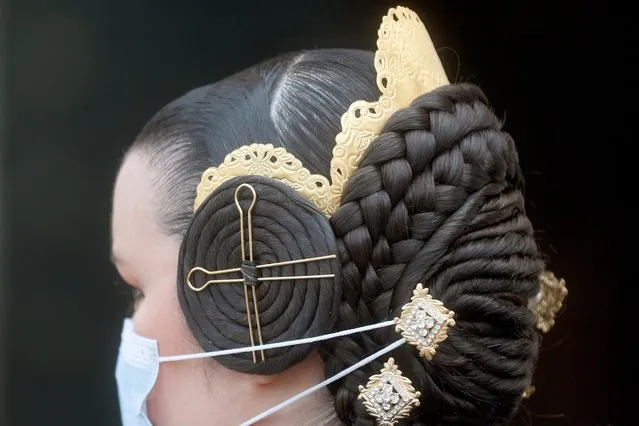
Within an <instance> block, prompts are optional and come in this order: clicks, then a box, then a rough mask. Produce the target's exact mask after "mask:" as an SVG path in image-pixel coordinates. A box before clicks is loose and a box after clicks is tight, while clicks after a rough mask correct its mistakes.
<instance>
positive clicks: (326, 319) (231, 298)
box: [177, 176, 341, 374]
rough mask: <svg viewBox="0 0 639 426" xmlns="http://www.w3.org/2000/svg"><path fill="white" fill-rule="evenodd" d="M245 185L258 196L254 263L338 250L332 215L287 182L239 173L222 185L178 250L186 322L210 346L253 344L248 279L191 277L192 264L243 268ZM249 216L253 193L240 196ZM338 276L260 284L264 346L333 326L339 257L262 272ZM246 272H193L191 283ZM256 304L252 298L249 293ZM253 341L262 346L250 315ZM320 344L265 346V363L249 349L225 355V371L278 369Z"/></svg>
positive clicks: (338, 295) (200, 211)
mask: <svg viewBox="0 0 639 426" xmlns="http://www.w3.org/2000/svg"><path fill="white" fill-rule="evenodd" d="M243 183H248V184H250V185H251V186H252V187H253V188H254V189H255V191H256V193H257V202H256V204H255V207H254V208H253V210H252V238H253V260H254V262H255V264H256V265H261V264H270V263H275V262H284V261H289V260H299V259H307V258H313V257H318V256H325V255H331V254H336V252H337V248H336V242H335V237H334V235H333V231H332V229H331V227H330V225H329V224H328V221H327V219H326V218H325V217H324V216H323V214H322V213H321V212H320V211H319V210H318V209H317V207H315V206H314V205H313V204H312V203H310V202H309V201H307V200H305V199H304V198H302V197H301V196H300V195H299V194H297V192H295V191H294V190H293V189H292V188H290V187H289V186H287V185H285V184H284V183H282V182H279V181H276V180H273V179H269V178H264V177H260V176H242V177H239V178H233V179H231V180H229V181H228V182H226V183H225V184H223V185H222V186H221V187H220V188H218V189H217V190H216V191H215V192H214V193H213V194H212V195H211V196H210V197H209V198H208V199H207V200H206V201H205V202H204V203H203V205H202V206H200V208H199V209H198V210H197V212H196V213H195V216H194V217H193V220H192V221H191V223H190V225H189V227H188V229H187V232H186V235H185V237H184V240H183V241H182V246H181V249H180V258H179V267H178V279H177V284H178V298H179V301H180V305H181V308H182V311H183V313H184V316H185V317H186V320H187V323H188V325H189V327H190V329H191V331H192V333H193V335H194V336H195V338H196V339H197V341H198V343H199V344H200V346H201V347H202V349H203V350H204V351H215V350H223V349H231V348H238V347H245V346H250V345H251V341H250V333H249V327H248V321H247V316H246V301H245V297H244V288H243V284H242V283H225V284H210V285H209V286H208V287H206V288H205V289H204V290H202V291H200V292H196V291H193V290H191V289H190V288H189V287H188V285H187V283H186V277H187V275H188V274H189V272H190V271H191V269H192V268H194V267H201V268H204V269H206V270H209V271H219V270H225V269H231V268H240V267H242V253H241V244H240V243H241V240H240V217H239V212H238V208H237V205H236V204H235V198H234V195H235V191H236V189H237V188H238V186H239V185H241V184H243ZM238 199H239V200H240V205H241V206H242V208H243V211H244V214H245V219H244V226H245V242H246V243H247V244H246V252H247V256H248V250H249V245H248V232H246V229H247V226H248V224H247V219H246V214H247V212H248V208H249V206H250V204H251V202H252V201H253V198H252V195H251V193H250V192H249V191H240V192H239V193H238ZM320 274H322V275H323V274H335V277H334V278H314V279H299V280H283V281H261V282H259V284H258V285H257V288H256V294H257V305H258V310H259V315H260V323H261V333H262V337H263V341H264V343H273V342H280V341H286V340H293V339H300V338H305V337H313V336H317V335H321V334H325V333H327V332H329V331H331V329H332V328H333V326H334V324H335V321H336V319H337V313H338V307H339V303H340V300H341V279H340V263H339V259H337V258H334V259H328V260H322V261H316V262H308V263H300V264H294V265H286V266H278V267H272V268H264V269H259V270H258V275H260V276H263V277H268V276H272V277H278V276H304V275H320ZM241 277H242V275H241V274H240V273H231V274H224V275H215V276H211V275H206V274H204V273H195V274H193V275H192V277H191V283H192V284H193V285H194V286H195V287H198V288H199V287H201V286H203V285H205V284H206V281H208V280H211V279H229V278H236V279H237V278H241ZM249 301H250V305H251V307H252V303H253V302H252V296H251V291H249ZM252 316H253V318H252V321H253V329H254V330H253V332H254V337H255V344H256V345H257V344H259V342H258V339H257V330H256V327H255V316H254V315H252ZM314 347H315V345H297V346H290V347H286V348H278V349H270V350H267V351H265V356H266V360H265V362H262V361H261V358H260V357H259V353H258V362H257V363H254V362H253V356H252V354H251V353H250V352H249V353H243V354H236V355H229V356H222V357H219V358H217V360H218V361H219V362H220V363H221V364H222V365H224V366H225V367H227V368H230V369H232V370H235V371H240V372H246V373H253V374H277V373H279V372H281V371H283V370H285V369H287V368H289V367H290V366H292V365H294V364H296V363H298V362H299V361H301V360H303V359H304V358H306V357H307V356H308V355H309V353H310V352H311V351H312V350H313V349H314Z"/></svg>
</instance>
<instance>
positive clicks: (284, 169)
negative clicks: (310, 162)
mask: <svg viewBox="0 0 639 426" xmlns="http://www.w3.org/2000/svg"><path fill="white" fill-rule="evenodd" d="M245 175H258V176H265V177H269V178H273V179H278V180H280V181H282V182H284V183H286V184H287V185H289V186H291V187H292V188H293V189H295V190H296V191H297V192H299V193H300V194H301V195H302V196H303V197H304V198H306V199H308V200H310V201H312V202H313V203H315V205H317V207H319V208H320V210H322V212H323V213H324V214H325V215H327V216H328V215H330V212H331V209H330V184H329V182H328V179H326V178H325V177H324V176H322V175H316V174H311V172H310V171H309V170H308V169H306V168H305V167H304V166H303V165H302V162H301V161H300V160H298V159H297V158H295V156H294V155H293V154H291V153H289V152H287V151H286V150H285V149H284V148H275V147H274V146H273V145H272V144H259V143H254V144H251V145H248V146H243V147H240V148H238V149H236V150H235V151H233V152H231V153H230V154H228V155H227V156H226V158H224V162H223V163H222V164H221V165H220V166H218V167H210V168H208V169H207V170H206V171H205V172H204V173H203V174H202V178H201V179H200V183H199V184H198V186H197V196H196V197H195V204H194V211H195V210H197V209H198V208H199V207H200V205H202V203H203V202H204V201H205V200H206V199H207V198H208V197H209V195H211V193H212V192H213V191H215V190H216V189H217V188H219V187H220V185H222V184H223V183H224V182H226V181H227V180H229V179H231V178H234V177H238V176H245Z"/></svg>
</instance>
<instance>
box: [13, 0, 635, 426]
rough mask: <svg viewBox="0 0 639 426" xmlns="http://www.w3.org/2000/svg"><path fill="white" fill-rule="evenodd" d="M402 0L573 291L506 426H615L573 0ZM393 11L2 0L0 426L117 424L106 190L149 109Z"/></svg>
mask: <svg viewBox="0 0 639 426" xmlns="http://www.w3.org/2000/svg"><path fill="white" fill-rule="evenodd" d="M402 4H403V5H406V6H409V7H412V8H414V9H415V10H416V11H417V12H418V13H419V14H420V16H421V17H422V18H423V20H424V21H425V22H426V24H427V26H428V28H429V31H430V33H431V36H432V38H433V40H434V43H435V45H436V46H437V47H439V48H442V49H441V51H440V53H441V56H442V60H443V62H444V65H445V67H446V69H447V71H448V75H449V77H450V78H451V80H456V81H471V82H474V83H477V84H479V85H480V86H481V87H482V88H483V89H484V91H485V92H486V94H487V95H488V97H489V98H490V99H491V101H492V103H493V105H494V107H495V110H496V111H497V112H498V113H499V114H500V115H505V116H506V128H507V130H509V131H510V132H511V133H512V134H513V136H514V137H515V140H516V141H517V144H518V147H519V150H520V158H521V163H522V167H523V169H524V172H525V173H526V175H527V196H528V199H529V206H528V209H529V211H528V212H529V215H530V217H531V218H532V220H533V222H534V224H535V225H536V228H537V230H538V238H539V241H540V244H541V245H542V247H543V249H544V250H545V251H546V252H547V253H548V255H549V257H550V268H551V269H552V270H554V271H555V272H556V273H557V274H558V275H560V276H563V277H565V278H566V279H567V281H568V285H569V290H570V295H569V298H568V303H567V306H566V309H565V310H564V311H563V313H562V316H561V318H560V320H559V322H558V325H557V326H556V327H555V329H553V331H552V332H551V333H550V335H549V336H548V337H547V338H546V340H545V346H544V352H543V355H542V358H541V360H540V363H539V368H538V372H537V375H536V386H537V393H536V395H535V396H534V397H533V398H532V400H530V401H529V402H527V403H526V406H525V408H524V409H522V412H521V415H520V417H519V421H518V422H517V424H530V423H531V422H532V424H534V425H593V426H594V425H604V424H615V425H620V424H624V423H623V419H622V413H621V411H620V410H621V406H622V403H621V391H620V390H619V389H618V388H617V385H616V382H617V379H618V377H619V376H620V374H621V362H620V361H619V358H618V355H617V354H618V353H620V352H621V346H620V339H618V338H617V334H616V333H615V330H616V327H617V326H619V325H620V322H621V317H620V316H619V315H616V314H615V310H614V309H613V301H614V297H615V293H616V291H617V290H618V289H619V287H620V283H619V278H618V277H616V276H615V271H616V268H615V264H614V257H615V256H614V254H613V247H612V241H611V239H610V236H609V235H610V231H611V229H610V227H611V226H612V225H611V223H612V221H613V217H615V216H614V215H615V213H616V212H615V211H613V210H612V208H611V207H609V206H610V203H609V202H606V199H605V198H606V197H605V196H604V195H602V193H604V190H605V189H606V185H607V182H606V181H605V180H604V179H602V178H601V176H602V174H604V170H603V167H605V166H606V165H608V166H610V164H607V162H606V161H605V159H603V158H602V157H601V156H600V155H599V154H598V153H596V152H594V151H592V150H590V149H589V148H588V138H587V137H585V138H584V137H583V136H578V132H577V130H576V129H577V128H578V127H579V128H583V127H584V120H586V126H587V125H588V124H589V123H588V120H589V119H588V115H587V114H581V115H580V116H579V117H578V116H577V110H578V107H579V106H578V105H577V101H576V98H577V95H578V91H581V90H582V89H581V88H580V86H579V85H578V84H577V83H576V80H577V77H576V76H578V75H579V74H580V73H581V72H582V70H581V69H578V68H577V65H576V22H575V21H576V16H577V12H576V3H575V2H549V1H542V2H539V1H536V2H533V1H501V2H478V1H452V0H439V1H435V0H432V1H428V2H426V1H424V2H418V1H407V2H404V3H402ZM394 5H395V2H392V3H391V2H387V1H378V2H364V1H361V0H358V1H354V0H350V1H338V0H326V1H310V0H308V1H303V2H296V1H292V0H281V1H274V2H271V3H266V2H257V1H245V0H235V1H232V2H223V3H222V2H219V3H218V2H215V1H196V0H185V1H182V2H181V3H177V2H174V3H162V2H158V1H151V0H144V1H142V0H141V1H123V0H94V1H86V0H85V1H81V0H19V1H18V0H14V1H9V2H6V1H5V3H4V5H3V8H4V9H3V13H4V17H3V18H4V22H1V23H0V29H2V30H3V31H4V35H5V37H6V43H5V45H4V51H5V52H4V58H3V57H1V56H0V61H2V62H1V63H0V65H1V66H2V69H3V72H4V77H5V85H4V93H2V92H0V97H2V101H3V106H0V116H4V117H3V118H4V119H5V120H4V130H5V138H4V140H3V141H2V142H3V143H2V145H0V146H2V151H1V153H2V157H1V159H2V166H1V171H2V180H1V182H2V183H3V194H2V204H1V205H2V219H3V226H2V228H1V229H2V247H3V251H2V263H3V266H4V268H3V279H2V282H1V283H2V287H3V289H2V293H0V294H1V295H0V302H1V304H0V309H1V311H0V312H1V313H2V319H3V320H4V331H5V333H4V336H2V341H1V345H2V346H1V348H0V349H1V351H0V352H3V355H4V366H5V369H4V370H5V371H4V380H3V379H2V376H0V384H4V389H3V394H0V425H8V426H30V425H95V426H112V425H117V424H119V413H118V408H117V403H116V394H115V383H114V379H113V368H114V364H115V357H116V353H117V347H118V344H119V333H120V327H121V318H122V315H123V314H124V299H123V297H122V296H119V295H118V293H117V291H116V289H115V288H114V286H113V285H112V284H113V280H114V277H115V274H114V271H113V270H112V267H111V266H110V264H109V212H110V202H111V190H112V183H113V179H114V177H115V173H116V171H117V165H118V160H119V157H120V155H121V153H122V151H123V149H124V148H125V147H126V146H127V145H128V144H129V143H130V142H131V141H132V139H133V138H134V137H135V135H136V133H137V132H138V130H139V129H140V128H141V127H142V125H143V124H144V123H145V122H146V120H147V119H148V118H149V117H150V115H151V114H152V113H154V112H155V111H156V110H157V109H159V108H160V107H161V106H162V105H163V104H165V103H166V102H168V101H170V100H171V99H173V98H175V97H177V96H179V95H181V94H182V93H184V92H186V91H187V90H189V89H192V88H194V87H197V86H200V85H203V84H207V83H210V82H213V81H215V80H218V79H220V78H223V77H225V76H227V75H228V74H230V73H233V72H235V71H238V70H240V69H243V68H245V67H248V66H250V65H252V64H254V63H255V62H257V61H260V60H262V59H266V58H268V57H271V56H273V55H276V54H278V53H282V52H285V51H290V50H297V49H302V48H313V47H352V48H363V49H368V50H373V49H374V48H375V46H374V43H375V39H376V30H377V26H378V25H379V22H380V18H381V16H382V15H383V14H385V12H386V9H387V8H388V7H389V6H394ZM1 53H2V52H1V51H0V54H1ZM0 118H2V117H0ZM595 164H598V166H596V167H595V166H594V165H595ZM602 165H603V166H602Z"/></svg>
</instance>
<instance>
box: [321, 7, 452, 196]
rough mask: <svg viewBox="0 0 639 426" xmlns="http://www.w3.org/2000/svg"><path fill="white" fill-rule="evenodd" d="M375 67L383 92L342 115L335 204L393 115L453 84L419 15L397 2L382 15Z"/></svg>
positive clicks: (333, 185)
mask: <svg viewBox="0 0 639 426" xmlns="http://www.w3.org/2000/svg"><path fill="white" fill-rule="evenodd" d="M377 34H378V40H377V48H378V50H377V52H376V53H375V69H376V71H377V87H378V88H379V90H380V91H381V93H382V94H381V96H380V97H379V99H378V100H377V101H374V102H367V101H363V100H360V101H356V102H354V103H353V104H352V105H351V106H350V108H349V109H348V111H347V112H346V113H345V114H344V115H343V116H342V119H341V122H342V131H341V132H340V133H339V134H338V135H337V136H336V137H335V142H336V145H335V147H334V148H333V159H332V161H331V204H332V205H333V206H339V204H340V202H341V198H342V193H343V192H344V187H345V185H346V182H347V181H348V180H349V179H350V178H351V176H352V175H353V173H354V172H355V170H357V168H358V167H359V164H360V161H361V159H362V157H363V156H364V153H365V152H366V149H367V148H368V146H369V145H370V143H371V142H372V141H373V140H374V139H375V138H376V137H377V136H379V134H380V132H381V130H382V128H383V126H384V125H385V124H386V122H387V121H388V119H389V118H390V116H391V115H392V114H393V113H395V112H396V111H398V110H399V109H401V108H405V107H407V106H409V105H410V103H411V102H412V101H413V100H415V98H417V97H418V96H420V95H422V94H424V93H427V92H430V91H432V90H434V89H436V88H438V87H441V86H444V85H446V84H449V81H448V78H447V77H446V72H445V71H444V67H443V66H442V64H441V61H440V59H439V55H438V54H437V51H436V50H435V47H434V45H433V42H432V40H431V38H430V35H429V34H428V31H427V30H426V27H425V26H424V24H423V22H422V21H421V19H420V18H419V16H418V15H417V14H416V13H415V12H413V11H412V10H410V9H408V8H406V7H402V6H398V7H396V8H392V9H390V10H389V11H388V13H387V15H386V16H384V17H383V18H382V24H381V25H380V27H379V30H378V32H377Z"/></svg>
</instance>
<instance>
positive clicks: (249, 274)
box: [186, 183, 336, 363]
mask: <svg viewBox="0 0 639 426" xmlns="http://www.w3.org/2000/svg"><path fill="white" fill-rule="evenodd" d="M242 189H248V190H249V191H251V195H252V196H253V198H252V200H251V204H250V206H249V208H248V211H247V214H246V216H247V222H248V223H247V225H248V226H247V228H248V256H247V250H246V244H245V242H244V240H245V238H244V210H243V209H242V206H241V204H240V200H239V198H238V194H239V192H240V191H241V190H242ZM234 198H235V206H236V207H237V210H238V212H239V214H240V244H241V251H242V266H241V267H239V268H232V269H224V270H219V271H209V270H207V269H204V268H202V267H199V266H196V267H194V268H192V269H191V270H190V271H189V273H188V274H187V277H186V284H187V286H188V287H189V288H190V289H191V290H193V291H195V292H200V291H202V290H204V289H205V288H207V287H208V286H209V285H211V284H228V283H243V284H244V300H245V302H246V318H247V321H248V327H249V335H250V339H251V346H255V338H254V336H253V321H252V315H251V308H250V302H249V292H248V288H249V287H250V288H251V293H252V294H251V295H252V298H253V311H254V313H255V324H256V328H257V336H258V339H259V344H260V345H264V341H263V340H262V327H261V324H260V313H259V310H258V307H257V294H256V290H255V289H256V287H257V286H258V285H259V284H260V283H261V282H263V281H284V280H308V279H317V278H334V277H335V274H321V275H299V276H297V275H295V276H286V277H259V276H258V270H259V269H264V268H273V267H277V266H285V265H294V264H299V263H308V262H319V261H322V260H327V259H334V258H335V257H336V255H335V254H329V255H326V256H318V257H312V258H305V259H295V260H288V261H284V262H277V263H268V264H262V265H255V263H254V261H253V220H252V212H253V208H254V207H255V203H256V202H257V193H256V192H255V188H253V186H251V185H249V184H247V183H243V184H241V185H239V186H238V187H237V189H236V190H235V195H234ZM196 272H201V273H204V274H206V275H220V274H229V273H233V272H241V273H242V278H231V279H213V280H208V281H207V282H206V283H204V284H203V285H202V286H200V287H196V286H194V285H193V283H192V282H191V277H192V275H193V274H194V273H196ZM260 352H261V357H262V361H265V360H266V357H265V356H264V350H261V351H260ZM253 362H254V363H256V362H257V358H256V356H255V352H253Z"/></svg>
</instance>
